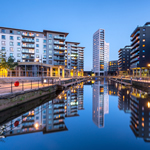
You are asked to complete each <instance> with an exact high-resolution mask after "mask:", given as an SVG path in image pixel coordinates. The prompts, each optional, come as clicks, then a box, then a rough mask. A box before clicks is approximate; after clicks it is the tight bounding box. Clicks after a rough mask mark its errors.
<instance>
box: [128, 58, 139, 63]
mask: <svg viewBox="0 0 150 150" xmlns="http://www.w3.org/2000/svg"><path fill="white" fill-rule="evenodd" d="M136 61H139V57H137V58H134V59H132V60H131V61H130V63H134V62H136Z"/></svg>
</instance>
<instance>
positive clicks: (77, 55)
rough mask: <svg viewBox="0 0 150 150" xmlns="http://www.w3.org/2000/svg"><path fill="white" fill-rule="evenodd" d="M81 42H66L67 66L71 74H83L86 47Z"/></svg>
mask: <svg viewBox="0 0 150 150" xmlns="http://www.w3.org/2000/svg"><path fill="white" fill-rule="evenodd" d="M79 44H80V43H77V42H66V51H65V67H66V68H68V69H70V70H71V76H78V75H79V76H82V75H83V70H84V48H85V47H80V46H79Z"/></svg>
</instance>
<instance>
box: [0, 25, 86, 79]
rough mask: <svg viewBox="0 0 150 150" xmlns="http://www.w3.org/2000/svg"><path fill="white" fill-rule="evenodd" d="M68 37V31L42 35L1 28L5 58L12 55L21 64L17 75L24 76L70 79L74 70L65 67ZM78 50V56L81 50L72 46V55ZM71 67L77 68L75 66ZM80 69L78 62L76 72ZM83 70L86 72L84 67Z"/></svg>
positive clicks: (42, 33) (44, 32)
mask: <svg viewBox="0 0 150 150" xmlns="http://www.w3.org/2000/svg"><path fill="white" fill-rule="evenodd" d="M67 35H68V33H66V32H58V31H51V30H43V32H39V31H31V30H23V29H14V28H6V27H0V48H1V51H2V53H3V58H5V59H6V60H7V59H8V57H10V56H11V57H13V58H15V61H16V62H18V63H19V66H20V68H19V69H18V72H19V73H18V74H19V75H21V76H41V75H44V76H59V77H65V76H66V77H69V76H70V69H71V68H68V67H67V68H65V60H66V59H65V52H66V47H65V44H66V43H65V41H66V37H67ZM76 49H77V54H78V51H79V50H78V48H77V47H73V46H71V50H72V54H73V52H76ZM73 50H74V51H73ZM82 50H83V51H84V48H83V49H82ZM74 54H75V53H74ZM70 55H71V53H70ZM78 59H79V58H78ZM78 59H77V62H78ZM82 59H83V60H84V57H82ZM71 60H72V61H73V59H71ZM71 60H70V61H71ZM74 61H76V60H74ZM71 65H72V69H74V66H73V64H71ZM79 66H81V65H80V63H77V68H76V69H79ZM81 69H82V70H83V66H82V67H81ZM77 72H78V71H77ZM77 75H78V74H77Z"/></svg>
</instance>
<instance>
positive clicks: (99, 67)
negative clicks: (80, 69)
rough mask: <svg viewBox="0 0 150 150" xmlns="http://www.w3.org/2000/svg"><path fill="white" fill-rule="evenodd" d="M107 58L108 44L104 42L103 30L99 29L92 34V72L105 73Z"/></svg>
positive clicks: (96, 73)
mask: <svg viewBox="0 0 150 150" xmlns="http://www.w3.org/2000/svg"><path fill="white" fill-rule="evenodd" d="M108 59H109V44H108V43H106V42H105V30H104V29H99V30H97V31H96V32H95V33H94V35H93V72H94V73H95V75H98V76H100V75H102V76H103V75H105V72H107V63H108Z"/></svg>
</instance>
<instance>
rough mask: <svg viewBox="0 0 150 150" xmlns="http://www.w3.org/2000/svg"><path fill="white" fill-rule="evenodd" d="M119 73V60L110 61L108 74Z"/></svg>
mask: <svg viewBox="0 0 150 150" xmlns="http://www.w3.org/2000/svg"><path fill="white" fill-rule="evenodd" d="M117 73H118V60H113V61H109V63H108V74H109V75H117Z"/></svg>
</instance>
